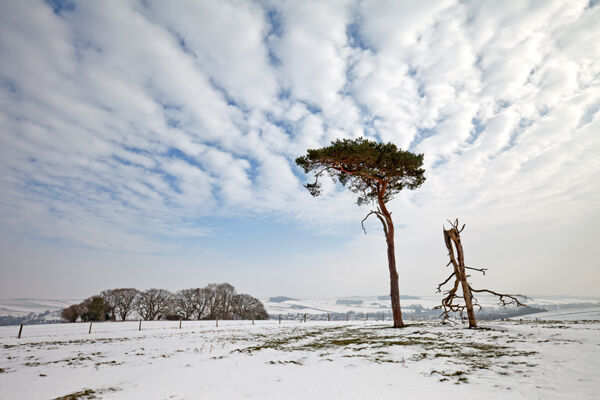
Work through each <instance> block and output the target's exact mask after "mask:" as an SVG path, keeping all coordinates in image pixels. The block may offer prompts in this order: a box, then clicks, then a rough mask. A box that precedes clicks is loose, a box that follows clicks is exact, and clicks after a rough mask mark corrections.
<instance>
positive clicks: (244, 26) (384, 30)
mask: <svg viewBox="0 0 600 400" xmlns="http://www.w3.org/2000/svg"><path fill="white" fill-rule="evenodd" d="M598 37H600V7H599V6H597V5H596V4H595V2H589V1H569V2H565V1H562V0H558V1H542V2H537V1H531V2H529V1H512V2H511V1H506V2H481V1H472V2H468V1H467V2H458V1H434V2H431V1H420V2H412V1H410V2H401V1H393V2H389V1H327V2H323V1H289V2H286V1H281V2H280V1H260V2H252V1H241V2H240V1H224V0H219V1H203V2H198V1H177V2H164V1H139V2H136V1H113V2H95V1H88V2H83V1H82V2H70V1H64V2H63V1H48V2H42V1H17V0H15V1H3V2H1V4H0V57H1V62H0V131H1V136H0V156H1V157H0V172H1V177H0V179H1V180H0V184H1V187H2V194H1V197H0V216H1V218H2V221H3V227H2V229H3V230H4V231H5V232H8V233H11V234H13V233H16V234H21V235H29V236H33V237H41V238H53V239H56V240H59V241H61V242H65V243H75V244H80V245H85V246H90V247H96V248H108V249H121V250H131V251H149V250H152V251H155V250H161V249H168V248H171V246H174V244H173V243H175V242H176V241H177V240H178V239H179V238H190V237H197V236H203V235H210V234H211V227H210V226H209V225H208V224H207V223H205V222H204V221H205V219H206V218H207V217H209V216H215V215H216V216H221V217H224V218H229V217H233V218H235V217H239V216H245V215H255V216H256V215H259V216H271V217H273V218H278V219H282V220H286V221H288V220H289V221H296V222H298V223H302V224H306V225H307V226H309V227H313V228H314V227H317V228H319V229H321V228H323V229H324V228H325V227H327V229H331V227H336V226H338V227H339V226H344V225H345V224H348V223H354V224H356V223H357V222H356V221H357V219H358V218H359V217H360V216H361V215H362V213H363V212H364V210H360V209H359V208H358V207H356V206H355V205H354V204H353V200H352V196H350V195H349V194H348V193H347V192H344V191H343V190H341V189H340V188H339V187H336V186H334V185H333V184H331V185H329V186H328V187H327V190H326V193H325V196H324V197H323V198H321V199H318V200H314V199H311V198H310V197H309V196H308V195H307V193H306V191H305V190H304V189H303V188H302V186H301V185H302V184H303V183H304V182H305V179H306V178H305V177H304V176H303V175H302V174H301V173H300V171H299V170H298V169H297V168H296V167H295V166H294V163H293V160H294V158H295V157H297V156H298V155H301V154H303V153H304V152H305V150H306V148H309V147H316V146H322V145H326V144H327V143H328V142H330V141H331V140H334V139H336V138H341V137H348V138H354V137H358V136H367V137H371V138H375V139H378V140H383V141H393V142H395V143H397V144H398V145H399V146H401V147H403V148H406V149H410V150H411V151H415V152H423V153H425V155H426V164H427V165H426V168H427V177H428V181H427V183H426V185H425V186H424V187H423V188H422V189H420V190H419V191H418V192H414V193H406V194H403V195H401V196H399V197H398V198H397V199H395V200H394V202H395V204H393V205H392V206H391V207H392V209H394V210H397V214H398V215H396V217H397V218H399V220H400V222H402V223H403V224H404V229H406V230H409V231H410V230H411V229H412V230H413V232H414V233H415V234H418V232H419V231H420V229H424V228H423V227H427V228H429V226H430V225H431V224H433V225H434V226H437V227H438V228H436V229H439V225H440V224H441V221H443V220H444V219H445V218H446V217H448V216H453V215H454V213H459V214H460V215H461V216H465V215H466V216H468V217H469V218H473V219H474V218H479V219H478V221H480V223H481V224H482V225H486V226H490V227H494V226H498V225H499V224H514V223H517V222H518V221H522V220H527V221H528V222H533V223H536V222H543V221H546V220H547V219H549V218H551V219H552V221H553V223H555V224H558V225H559V226H560V224H566V223H568V222H567V221H572V220H573V219H580V220H587V221H590V220H594V219H595V220H596V221H597V219H598V206H597V205H598V204H600V168H599V167H600V165H599V162H600V161H599V160H600V159H599V158H598V154H600V136H599V135H598V131H599V130H600V123H599V119H600V118H599V113H598V110H599V108H600V46H598V44H597V39H598ZM424 221H429V222H425V223H424ZM334 229H335V228H334Z"/></svg>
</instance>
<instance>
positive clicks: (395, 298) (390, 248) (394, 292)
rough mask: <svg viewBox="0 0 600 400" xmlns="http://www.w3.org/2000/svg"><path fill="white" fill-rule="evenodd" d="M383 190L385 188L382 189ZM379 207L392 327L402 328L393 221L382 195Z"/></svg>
mask: <svg viewBox="0 0 600 400" xmlns="http://www.w3.org/2000/svg"><path fill="white" fill-rule="evenodd" d="M382 192H385V188H384V191H382ZM379 208H380V209H381V213H382V214H383V215H384V217H385V222H384V221H383V220H382V221H381V223H382V224H383V231H384V233H385V241H386V243H387V256H388V267H389V270H390V300H391V302H392V316H393V317H394V328H402V327H403V326H404V323H403V322H402V309H401V308H400V289H399V287H398V271H397V270H396V250H395V249H394V223H393V221H392V215H391V214H390V212H389V211H388V209H387V208H386V207H385V203H384V202H383V196H382V195H381V196H379Z"/></svg>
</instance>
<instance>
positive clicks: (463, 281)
mask: <svg viewBox="0 0 600 400" xmlns="http://www.w3.org/2000/svg"><path fill="white" fill-rule="evenodd" d="M449 222H450V225H451V226H452V227H451V228H450V229H448V230H446V229H445V228H444V243H445V244H446V248H447V249H448V257H449V258H450V262H448V265H450V264H452V268H453V272H452V274H450V276H449V277H448V278H446V280H445V281H444V282H442V283H440V284H439V285H438V289H437V290H438V292H440V291H441V288H442V286H444V285H445V284H446V283H448V282H449V281H450V280H451V279H452V278H454V284H453V285H452V288H450V289H449V290H448V291H447V292H446V296H445V297H444V298H443V299H442V304H441V305H440V306H436V307H434V308H436V309H443V310H444V311H443V314H442V315H443V316H444V321H446V320H447V319H448V318H450V314H449V313H450V312H458V313H459V315H460V318H461V320H463V321H464V315H463V310H465V309H466V310H467V318H468V320H469V328H477V320H476V319H475V310H474V307H473V306H474V305H476V306H478V307H480V308H481V306H480V305H479V303H477V300H476V299H475V298H474V297H473V292H475V293H483V292H486V293H490V294H493V295H496V296H498V297H499V298H500V302H501V303H502V305H503V306H506V305H508V304H515V305H517V306H524V304H523V303H522V302H521V301H519V299H518V297H519V296H521V295H511V294H505V293H497V292H494V291H493V290H489V289H474V288H472V287H471V285H469V282H468V281H467V278H468V277H469V276H468V275H467V272H466V270H467V269H470V270H474V271H479V272H481V273H482V274H484V275H485V271H486V268H474V267H469V266H466V265H465V256H464V251H463V246H462V243H461V240H460V233H461V232H462V231H463V230H464V229H465V225H464V224H463V226H462V228H459V224H458V219H457V220H455V221H454V222H451V221H449ZM455 249H456V253H455ZM459 287H460V288H461V289H462V297H463V299H464V305H461V304H454V303H453V301H454V299H455V298H457V297H458V296H457V291H458V289H459ZM521 297H525V296H521ZM506 299H508V300H506Z"/></svg>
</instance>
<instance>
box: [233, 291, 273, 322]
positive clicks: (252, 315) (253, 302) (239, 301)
mask: <svg viewBox="0 0 600 400" xmlns="http://www.w3.org/2000/svg"><path fill="white" fill-rule="evenodd" d="M231 310H232V317H233V319H268V318H269V314H268V313H267V311H266V310H265V307H264V305H263V303H262V302H261V301H260V300H258V299H257V298H255V297H252V296H250V295H248V294H236V295H234V296H233V297H232V299H231Z"/></svg>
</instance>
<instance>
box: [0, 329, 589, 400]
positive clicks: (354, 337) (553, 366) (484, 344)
mask: <svg viewBox="0 0 600 400" xmlns="http://www.w3.org/2000/svg"><path fill="white" fill-rule="evenodd" d="M178 325H179V323H178V322H175V321H173V322H168V321H156V322H144V323H143V324H142V330H141V331H140V330H138V326H139V325H138V323H136V322H133V321H131V322H104V323H98V324H96V323H94V325H93V326H92V333H91V334H89V333H88V329H89V324H85V323H75V324H55V325H32V326H25V327H24V331H23V337H22V338H21V339H17V338H16V334H17V328H18V327H16V326H10V327H0V348H2V357H0V399H6V400H8V399H29V400H36V399H51V398H58V397H60V396H67V395H72V397H69V398H80V399H84V398H101V399H198V398H205V399H242V398H244V399H284V400H285V399H333V398H336V399H337V398H339V399H398V398H408V399H423V400H427V399H435V400H439V399H444V398H457V399H459V398H460V399H511V400H514V399H527V400H529V399H566V398H569V399H579V400H582V399H583V400H585V399H596V398H597V396H598V391H599V390H600V386H599V383H598V371H600V323H593V322H584V323H581V322H579V323H572V322H560V323H548V322H541V321H499V322H488V323H485V324H481V326H482V329H478V330H469V329H466V328H465V327H464V326H461V325H451V326H448V325H446V326H443V325H441V324H440V323H438V322H415V323H413V324H412V325H410V326H408V327H406V328H404V329H391V328H389V325H387V324H383V323H380V322H379V323H378V322H374V321H352V322H345V321H344V322H333V321H332V322H327V321H321V322H310V321H309V322H307V323H299V322H298V321H283V322H282V323H281V324H279V323H278V321H274V320H271V321H257V322H256V324H255V325H253V324H252V323H251V322H250V321H224V322H220V323H219V327H218V328H217V327H216V326H215V321H184V322H183V326H182V329H179V327H178ZM92 396H95V397H92ZM61 398H62V397H61ZM65 398H66V397H65Z"/></svg>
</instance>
